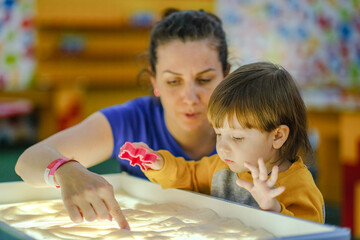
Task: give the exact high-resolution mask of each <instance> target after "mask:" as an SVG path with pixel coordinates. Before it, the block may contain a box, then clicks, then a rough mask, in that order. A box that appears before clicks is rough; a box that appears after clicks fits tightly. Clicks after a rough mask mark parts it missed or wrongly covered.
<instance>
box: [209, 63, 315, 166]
mask: <svg viewBox="0 0 360 240" xmlns="http://www.w3.org/2000/svg"><path fill="white" fill-rule="evenodd" d="M234 115H235V116H236V118H237V120H238V121H239V123H240V125H241V126H242V127H244V128H255V129H258V130H260V131H263V132H271V131H272V130H274V129H276V128H277V127H278V126H280V125H286V126H288V127H289V129H290V133H289V136H288V139H287V140H286V142H285V143H284V145H283V146H282V147H281V148H280V151H279V159H278V160H280V161H282V160H285V159H288V160H289V161H291V162H294V161H296V160H297V157H298V155H302V154H304V155H305V154H310V153H311V152H312V149H311V145H310V142H309V139H308V134H307V117H306V107H305V104H304V102H303V100H302V98H301V95H300V92H299V90H298V88H297V86H296V84H295V82H294V80H293V78H292V77H291V75H290V74H289V73H288V72H287V71H286V70H285V69H284V68H283V67H281V66H279V65H275V64H272V63H269V62H257V63H252V64H247V65H243V66H241V67H239V68H238V69H237V70H235V71H234V72H233V73H231V74H230V75H228V76H227V77H226V78H225V79H224V80H223V81H222V82H221V83H220V84H219V85H218V86H217V87H216V89H215V90H214V92H213V94H212V95H211V98H210V101H209V107H208V119H209V121H210V123H211V124H212V126H213V127H216V128H221V127H222V126H223V123H224V120H225V119H226V118H227V119H232V117H233V116H234Z"/></svg>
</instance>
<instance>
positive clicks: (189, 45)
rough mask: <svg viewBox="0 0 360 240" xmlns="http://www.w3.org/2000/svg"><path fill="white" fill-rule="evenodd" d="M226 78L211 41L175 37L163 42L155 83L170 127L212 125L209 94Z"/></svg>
mask: <svg viewBox="0 0 360 240" xmlns="http://www.w3.org/2000/svg"><path fill="white" fill-rule="evenodd" d="M223 78H224V75H223V72H222V67H221V62H220V61H219V55H218V52H217V50H216V49H215V48H214V47H211V46H210V45H209V43H208V41H206V40H204V41H187V42H182V41H180V40H174V41H171V42H169V43H166V44H163V45H160V46H159V47H158V49H157V64H156V75H155V79H154V78H153V79H152V83H153V87H154V89H155V88H157V89H158V91H159V94H160V99H161V103H162V105H163V107H164V111H165V121H166V124H167V126H168V128H169V129H181V130H184V131H193V130H197V129H200V128H202V127H209V123H208V121H207V117H206V112H207V106H208V102H209V98H210V95H211V94H212V92H213V91H214V89H215V87H216V86H217V85H218V84H219V83H220V82H221V81H222V80H223Z"/></svg>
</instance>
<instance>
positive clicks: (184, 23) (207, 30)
mask: <svg viewBox="0 0 360 240" xmlns="http://www.w3.org/2000/svg"><path fill="white" fill-rule="evenodd" d="M163 17H164V18H163V19H162V20H160V21H159V22H157V23H156V24H155V26H154V27H153V29H152V30H151V34H150V45H149V50H148V58H149V63H150V68H151V70H152V72H153V73H156V63H157V49H158V47H159V46H160V45H162V44H165V43H168V42H170V41H173V40H181V41H183V42H186V41H199V40H209V44H211V45H213V46H214V47H215V48H216V50H217V51H218V53H219V61H220V62H221V66H222V70H223V73H224V75H225V72H226V69H227V65H228V63H227V57H228V50H227V42H226V38H225V32H224V30H223V28H222V23H221V20H220V19H219V18H218V17H217V16H216V15H214V14H212V13H208V12H206V11H204V10H188V11H179V10H177V9H174V8H169V9H166V10H165V11H164V13H163ZM141 73H144V71H142V72H141ZM140 77H141V74H139V76H138V81H139V80H140Z"/></svg>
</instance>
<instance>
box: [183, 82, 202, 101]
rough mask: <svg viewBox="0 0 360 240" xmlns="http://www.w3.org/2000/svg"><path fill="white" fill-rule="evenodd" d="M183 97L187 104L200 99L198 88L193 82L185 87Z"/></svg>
mask: <svg viewBox="0 0 360 240" xmlns="http://www.w3.org/2000/svg"><path fill="white" fill-rule="evenodd" d="M183 99H184V102H185V103H187V104H190V105H191V104H194V103H196V102H197V101H198V100H199V95H198V89H197V87H196V86H194V85H193V84H188V85H186V86H185V87H184V89H183Z"/></svg>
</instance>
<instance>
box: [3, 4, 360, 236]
mask: <svg viewBox="0 0 360 240" xmlns="http://www.w3.org/2000/svg"><path fill="white" fill-rule="evenodd" d="M167 7H175V8H179V9H182V10H187V9H205V10H208V11H210V12H214V13H216V14H218V15H219V17H220V18H221V19H222V21H223V24H224V28H225V31H226V33H227V37H228V42H229V45H230V48H229V53H230V59H229V61H230V63H231V64H232V69H234V68H236V67H237V66H239V65H242V64H245V63H249V62H254V61H258V60H269V61H273V62H276V63H278V64H281V65H282V66H284V67H285V68H286V69H287V70H289V72H291V73H292V74H293V76H295V78H296V81H297V83H298V85H299V86H300V88H301V91H302V95H303V97H304V100H305V102H306V104H307V108H308V116H309V127H310V130H309V131H310V137H311V142H312V144H313V146H314V148H315V150H316V159H315V164H314V166H313V167H312V168H311V170H312V172H313V175H314V178H315V179H316V182H317V184H318V186H319V188H320V190H321V191H322V192H323V194H324V197H325V201H326V204H327V208H328V210H329V211H328V212H327V215H328V216H327V222H330V223H333V224H339V225H342V226H348V227H351V228H352V229H353V232H354V234H355V235H356V236H360V112H359V110H360V75H359V69H360V1H359V0H329V1H321V0H311V1H310V0H309V1H296V0H278V1H270V0H260V1H249V0H152V1H148V0H133V1H123V0H102V1H98V0H62V1H57V0H1V1H0V164H1V165H0V181H15V180H20V178H19V177H18V176H16V174H15V173H14V171H13V167H14V165H15V162H16V160H17V157H18V156H19V155H20V154H21V152H22V151H23V150H24V149H25V148H26V147H28V146H29V145H30V144H33V143H34V142H36V141H39V140H41V139H44V138H45V137H47V136H49V135H51V134H53V133H55V132H56V131H59V130H61V129H64V128H67V127H69V126H72V125H73V124H76V123H77V122H79V121H81V120H82V119H84V118H85V117H86V116H88V115H89V114H91V113H93V112H94V111H97V110H98V109H100V108H103V107H106V106H109V105H113V104H118V103H122V102H124V101H127V100H129V99H132V98H134V97H137V96H142V95H146V94H148V92H147V91H146V90H144V89H141V88H139V87H138V86H137V82H136V76H137V74H138V72H139V71H140V70H141V69H143V68H145V67H147V66H146V61H144V58H143V57H141V56H142V54H143V53H144V52H145V51H146V49H147V44H148V41H149V30H150V28H151V26H152V25H153V24H154V22H156V21H157V20H158V19H159V18H160V16H161V13H162V11H163V10H164V9H165V8H167ZM114 169H115V170H114ZM117 169H118V168H117V167H116V162H111V161H108V162H106V163H104V164H103V165H101V166H97V167H95V168H94V171H97V172H99V173H107V172H112V171H117Z"/></svg>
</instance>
